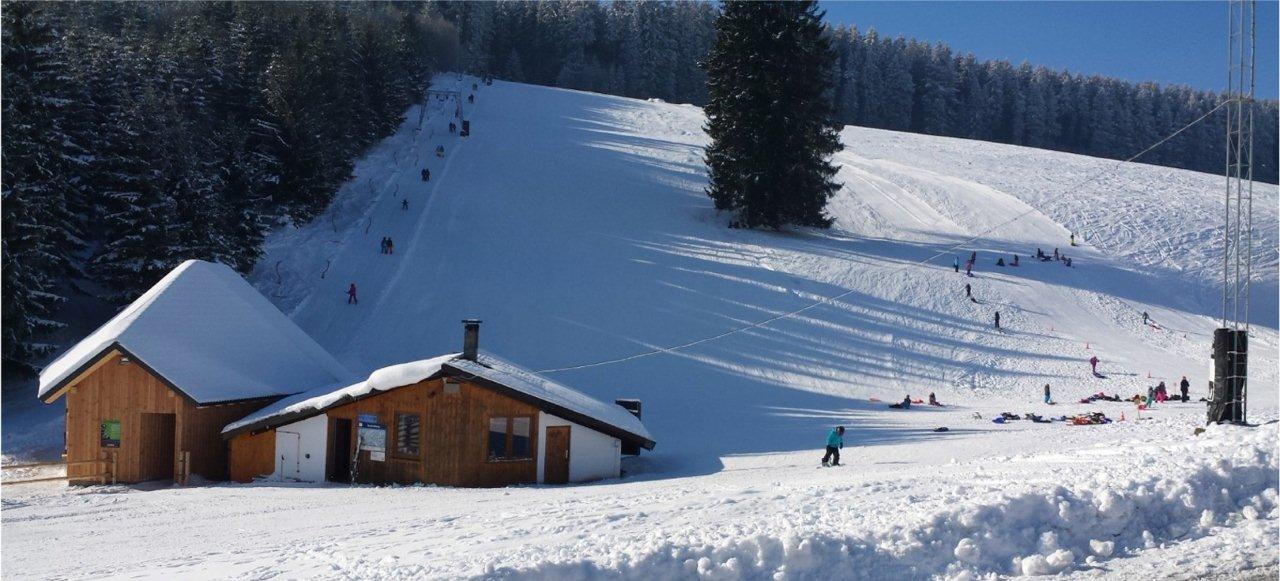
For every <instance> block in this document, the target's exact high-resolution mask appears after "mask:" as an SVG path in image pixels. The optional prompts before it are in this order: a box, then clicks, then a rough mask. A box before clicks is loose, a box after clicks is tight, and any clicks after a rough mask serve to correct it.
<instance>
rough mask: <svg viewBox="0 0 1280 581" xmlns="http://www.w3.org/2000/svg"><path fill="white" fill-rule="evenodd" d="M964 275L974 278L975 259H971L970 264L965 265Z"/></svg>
mask: <svg viewBox="0 0 1280 581" xmlns="http://www.w3.org/2000/svg"><path fill="white" fill-rule="evenodd" d="M964 274H965V276H973V259H969V261H968V262H966V263H964Z"/></svg>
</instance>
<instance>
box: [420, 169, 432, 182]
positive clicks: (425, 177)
mask: <svg viewBox="0 0 1280 581" xmlns="http://www.w3.org/2000/svg"><path fill="white" fill-rule="evenodd" d="M422 181H424V182H429V181H431V170H429V169H427V168H425V167H424V168H422Z"/></svg>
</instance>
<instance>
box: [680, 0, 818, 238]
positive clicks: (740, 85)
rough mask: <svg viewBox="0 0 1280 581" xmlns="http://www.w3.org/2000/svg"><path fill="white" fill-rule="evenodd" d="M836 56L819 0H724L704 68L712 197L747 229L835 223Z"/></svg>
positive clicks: (708, 159) (708, 160)
mask: <svg viewBox="0 0 1280 581" xmlns="http://www.w3.org/2000/svg"><path fill="white" fill-rule="evenodd" d="M834 58H835V55H834V54H833V53H832V51H831V48H830V46H829V44H828V39H827V37H826V35H825V27H824V26H823V24H822V13H820V12H819V11H818V7H817V3H816V2H813V1H805V2H746V1H731V2H726V3H725V4H724V8H723V10H722V12H721V14H720V17H719V19H718V20H717V21H716V40H715V43H714V44H713V45H712V48H711V52H710V54H709V55H708V57H707V61H706V63H705V65H704V66H705V67H706V71H707V90H708V94H709V95H710V101H709V102H708V104H707V107H706V115H707V126H706V130H707V134H708V135H709V136H710V137H711V145H709V146H708V147H707V151H706V163H707V168H708V170H709V173H710V185H709V186H708V188H707V194H708V195H709V196H710V197H711V198H712V200H714V201H715V206H716V208H717V209H721V210H733V211H735V212H736V213H737V215H738V221H739V222H740V223H741V224H742V225H743V226H745V227H748V228H754V227H763V228H772V229H778V228H780V227H782V226H783V225H788V224H793V225H799V226H817V227H824V228H825V227H827V226H830V224H831V218H829V217H827V216H826V214H825V207H826V204H827V200H828V199H829V198H830V197H831V195H832V194H833V193H834V192H835V190H836V189H837V188H838V187H839V184H837V183H835V182H834V181H833V180H832V178H833V177H834V176H835V173H836V168H835V166H833V165H832V164H831V163H830V161H829V158H830V156H831V155H832V154H833V153H835V152H836V151H837V150H839V148H840V143H839V140H838V137H837V133H836V126H835V125H834V123H832V121H831V119H830V115H831V103H830V100H829V99H828V96H827V94H828V91H829V90H830V88H831V77H830V75H829V73H828V71H829V70H830V68H831V66H832V64H833V62H834ZM798 79H802V80H803V82H799V81H797V80H798Z"/></svg>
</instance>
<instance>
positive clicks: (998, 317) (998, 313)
mask: <svg viewBox="0 0 1280 581" xmlns="http://www.w3.org/2000/svg"><path fill="white" fill-rule="evenodd" d="M999 328H1000V311H996V329H999Z"/></svg>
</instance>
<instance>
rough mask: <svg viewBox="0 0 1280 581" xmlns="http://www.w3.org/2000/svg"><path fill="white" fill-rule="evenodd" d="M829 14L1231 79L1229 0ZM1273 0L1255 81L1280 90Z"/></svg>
mask: <svg viewBox="0 0 1280 581" xmlns="http://www.w3.org/2000/svg"><path fill="white" fill-rule="evenodd" d="M821 6H822V8H823V9H825V10H826V11H827V20H828V21H829V22H832V23H840V24H854V25H857V27H858V29H859V30H861V31H865V30H867V29H868V28H875V29H876V31H877V32H878V33H880V34H881V35H888V36H904V37H908V38H918V39H920V40H926V41H929V42H938V41H941V42H945V43H946V44H948V45H950V46H951V48H952V49H953V50H955V51H958V52H961V53H966V52H971V53H973V54H974V56H976V57H978V58H979V59H1002V60H1008V61H1011V62H1012V63H1013V64H1014V65H1017V64H1019V63H1021V62H1022V61H1027V62H1028V63H1031V64H1033V65H1044V66H1046V67H1049V68H1053V69H1067V70H1070V71H1072V72H1073V73H1083V74H1098V75H1104V76H1110V77H1118V78H1122V79H1129V80H1133V81H1156V82H1159V83H1162V84H1180V85H1188V86H1191V87H1195V88H1198V89H1209V90H1217V91H1221V90H1223V89H1225V88H1226V76H1227V74H1226V66H1227V4H1226V2H1208V1H1203V2H1171V1H1152V2H1077V1H1042V2H962V1H949V2H832V1H824V2H822V4H821ZM1277 6H1278V4H1277V2H1276V0H1270V1H1266V0H1260V1H1259V2H1258V3H1257V13H1258V29H1257V38H1258V50H1257V53H1258V54H1257V57H1258V60H1257V65H1256V66H1257V70H1256V76H1257V89H1256V93H1255V95H1256V96H1257V97H1259V98H1265V99H1274V98H1276V97H1277V95H1278V94H1280V86H1278V85H1277V80H1276V79H1277V69H1278V68H1280V62H1278V59H1277V53H1278V52H1280V41H1278V40H1277V37H1278V34H1280V33H1278V32H1277V18H1278V17H1280V16H1278V14H1277Z"/></svg>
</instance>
